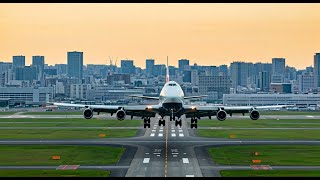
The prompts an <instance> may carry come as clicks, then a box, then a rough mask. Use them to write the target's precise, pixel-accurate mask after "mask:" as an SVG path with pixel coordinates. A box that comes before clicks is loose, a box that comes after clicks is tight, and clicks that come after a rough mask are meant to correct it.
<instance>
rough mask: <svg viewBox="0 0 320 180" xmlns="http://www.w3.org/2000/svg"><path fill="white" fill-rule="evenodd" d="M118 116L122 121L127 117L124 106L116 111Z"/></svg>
mask: <svg viewBox="0 0 320 180" xmlns="http://www.w3.org/2000/svg"><path fill="white" fill-rule="evenodd" d="M116 117H117V119H118V120H119V121H122V120H124V119H125V118H126V112H125V111H124V110H123V108H121V109H119V110H118V111H117V112H116Z"/></svg>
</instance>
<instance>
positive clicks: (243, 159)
mask: <svg viewBox="0 0 320 180" xmlns="http://www.w3.org/2000/svg"><path fill="white" fill-rule="evenodd" d="M208 151H209V154H210V156H211V158H212V159H213V161H214V162H215V163H216V164H219V165H270V166H272V165H278V166H284V165H288V166H290V165H296V166H299V165H309V166H313V165H317V166H319V165H320V154H319V151H320V146H312V145H239V146H221V147H212V148H209V149H208ZM255 152H258V153H259V154H258V156H256V155H255V154H254V153H255ZM252 160H261V162H260V163H253V162H252ZM268 172H269V171H268Z"/></svg>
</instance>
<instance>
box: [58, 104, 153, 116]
mask: <svg viewBox="0 0 320 180" xmlns="http://www.w3.org/2000/svg"><path fill="white" fill-rule="evenodd" d="M53 105H56V106H64V107H79V108H86V109H88V108H89V109H91V110H92V111H93V112H97V113H100V112H106V113H110V114H111V115H112V114H113V113H116V112H117V111H118V110H119V109H123V110H124V111H125V113H126V115H130V116H131V118H132V117H133V116H140V117H144V116H146V115H148V116H150V117H155V115H156V113H157V112H158V111H159V105H137V106H121V105H86V104H72V103H53Z"/></svg>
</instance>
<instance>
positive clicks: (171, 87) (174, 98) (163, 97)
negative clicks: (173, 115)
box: [159, 81, 184, 111]
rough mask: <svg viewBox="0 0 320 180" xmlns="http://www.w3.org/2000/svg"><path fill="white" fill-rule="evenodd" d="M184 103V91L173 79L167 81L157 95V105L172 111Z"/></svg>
mask: <svg viewBox="0 0 320 180" xmlns="http://www.w3.org/2000/svg"><path fill="white" fill-rule="evenodd" d="M183 104H184V93H183V91H182V89H181V87H180V85H179V84H178V83H177V82H175V81H169V82H167V83H166V84H165V85H164V86H163V88H162V90H161V92H160V97H159V105H161V106H162V107H164V108H166V109H170V110H173V111H177V110H179V108H181V107H183Z"/></svg>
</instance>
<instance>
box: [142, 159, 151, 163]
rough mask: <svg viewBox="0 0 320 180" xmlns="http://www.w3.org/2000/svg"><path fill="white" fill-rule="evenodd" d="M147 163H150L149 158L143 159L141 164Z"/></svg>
mask: <svg viewBox="0 0 320 180" xmlns="http://www.w3.org/2000/svg"><path fill="white" fill-rule="evenodd" d="M149 161H150V158H144V159H143V162H142V163H144V164H145V163H149Z"/></svg>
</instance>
